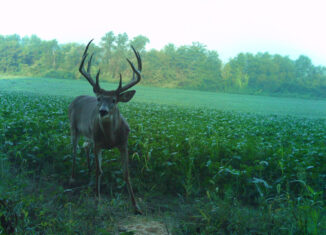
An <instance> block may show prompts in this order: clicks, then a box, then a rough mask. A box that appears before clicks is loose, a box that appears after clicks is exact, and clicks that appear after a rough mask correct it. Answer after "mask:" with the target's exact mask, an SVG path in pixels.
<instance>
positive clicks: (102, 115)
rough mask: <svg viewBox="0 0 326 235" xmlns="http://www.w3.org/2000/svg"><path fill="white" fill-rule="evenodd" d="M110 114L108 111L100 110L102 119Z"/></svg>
mask: <svg viewBox="0 0 326 235" xmlns="http://www.w3.org/2000/svg"><path fill="white" fill-rule="evenodd" d="M108 113H109V112H108V111H106V110H103V109H102V110H100V115H101V117H104V116H105V115H107V114H108Z"/></svg>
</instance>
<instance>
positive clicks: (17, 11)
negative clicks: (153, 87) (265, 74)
mask: <svg viewBox="0 0 326 235" xmlns="http://www.w3.org/2000/svg"><path fill="white" fill-rule="evenodd" d="M109 31H113V32H114V33H115V34H118V33H124V32H126V33H127V34H128V36H129V38H133V37H135V36H137V35H144V36H146V37H148V38H149V40H150V44H149V45H148V47H147V49H150V48H156V49H161V48H162V47H164V46H165V45H166V44H168V43H173V44H175V45H177V46H180V45H190V44H191V43H192V42H195V41H196V42H200V43H203V44H205V45H206V46H207V48H208V49H210V50H216V51H217V52H218V53H219V55H220V58H221V59H222V60H223V61H224V62H227V61H228V59H229V58H231V57H234V56H236V55H237V54H238V53H240V52H251V53H257V52H266V51H267V52H269V53H272V54H275V53H278V54H281V55H288V56H290V58H291V59H296V58H297V57H298V56H299V55H300V54H304V55H307V56H308V57H310V58H311V59H312V62H313V63H314V64H315V65H324V66H326V1H323V0H307V1H303V0H296V1H293V0H270V1H265V0H238V1H236V0H215V1H213V0H198V1H197V0H164V1H157V0H156V1H155V0H115V1H111V0H89V1H85V0H55V1H52V0H51V1H49V0H43V1H41V0H1V13H0V34H1V35H8V34H19V35H20V36H26V35H27V36H30V35H32V34H36V35H37V36H39V37H40V38H41V39H44V40H50V39H57V40H58V42H59V43H66V42H79V43H87V42H88V41H89V40H90V39H91V38H95V42H99V41H100V39H101V37H102V36H104V35H105V33H107V32H109Z"/></svg>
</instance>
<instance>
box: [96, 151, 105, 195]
mask: <svg viewBox="0 0 326 235" xmlns="http://www.w3.org/2000/svg"><path fill="white" fill-rule="evenodd" d="M94 156H95V162H96V195H97V197H98V199H100V190H101V176H102V173H103V171H102V166H101V164H102V153H101V149H99V148H98V147H97V146H94Z"/></svg>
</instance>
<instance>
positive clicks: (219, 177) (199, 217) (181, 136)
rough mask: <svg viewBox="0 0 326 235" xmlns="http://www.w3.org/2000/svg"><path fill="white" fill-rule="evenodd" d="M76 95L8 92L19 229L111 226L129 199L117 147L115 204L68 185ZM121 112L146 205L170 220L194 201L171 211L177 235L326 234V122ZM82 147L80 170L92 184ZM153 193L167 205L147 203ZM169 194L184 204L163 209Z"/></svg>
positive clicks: (9, 161) (112, 160) (109, 170)
mask: <svg viewBox="0 0 326 235" xmlns="http://www.w3.org/2000/svg"><path fill="white" fill-rule="evenodd" d="M70 101H71V98H59V97H49V96H37V95H24V94H9V93H2V94H1V100H0V102H1V103H0V105H1V106H0V107H1V109H0V127H1V128H0V130H1V132H0V160H1V167H0V175H1V177H2V179H3V181H2V183H1V184H0V195H1V197H2V198H0V200H2V201H5V202H6V205H8V206H7V207H6V209H4V208H2V207H0V216H1V215H3V216H5V218H7V219H8V218H9V219H10V218H12V217H14V216H13V214H15V215H17V216H18V218H19V220H18V224H17V225H16V229H17V231H18V232H20V233H26V231H30V233H31V234H57V233H62V234H75V233H78V234H110V233H108V232H109V231H111V232H112V231H114V230H113V229H114V226H115V223H117V221H116V217H117V214H116V213H117V212H116V210H117V209H116V208H120V210H121V207H122V206H121V205H124V206H126V205H128V201H124V202H123V203H121V202H120V201H121V194H117V193H116V192H119V191H120V192H121V189H124V182H123V177H122V172H121V168H120V165H119V161H117V160H118V159H119V156H118V154H117V152H116V151H109V152H105V154H104V155H103V158H104V161H103V170H104V176H103V177H102V178H103V182H102V189H103V190H102V192H103V195H109V197H108V198H109V199H107V204H104V205H102V206H101V207H96V206H94V205H93V204H91V203H89V201H88V200H89V199H88V198H92V197H93V196H94V192H92V190H90V189H92V187H90V188H88V187H86V188H82V187H81V189H78V191H77V193H76V192H75V193H71V191H73V190H70V187H69V186H67V184H66V183H67V181H68V178H69V174H70V169H71V145H70V138H69V124H68V119H67V106H68V104H69V102H70ZM121 110H122V113H124V116H125V117H126V118H127V119H128V122H129V123H130V126H131V127H132V131H131V135H130V141H129V146H130V158H131V172H132V176H131V178H132V182H133V185H134V189H135V191H136V195H138V196H137V198H138V197H143V202H142V204H141V205H142V207H143V209H144V210H145V212H146V213H147V214H151V213H153V211H154V213H156V212H158V211H159V212H160V213H162V211H163V212H164V211H165V212H166V214H168V215H169V216H171V217H173V216H176V215H175V214H173V213H175V211H176V210H177V209H176V208H178V207H181V206H182V205H186V204H187V203H188V204H189V206H188V207H186V210H183V211H182V213H181V214H180V215H178V216H176V218H174V219H173V220H174V221H175V222H174V224H173V229H172V232H173V234H194V233H196V232H197V233H199V232H202V233H203V234H218V233H224V234H231V233H232V234H267V233H268V234H278V233H279V234H316V235H317V234H321V233H322V232H323V231H325V228H326V227H325V226H326V219H325V191H324V190H325V182H326V174H325V173H326V158H325V156H326V147H325V138H326V130H325V124H326V123H325V120H324V119H306V118H296V117H292V116H277V115H268V116H265V115H256V114H247V113H236V112H223V111H216V110H212V109H195V108H180V107H176V106H167V105H155V104H146V103H135V102H131V103H130V104H125V105H121ZM82 153H83V152H82V151H81V153H80V155H79V157H78V159H77V162H78V179H79V181H80V182H81V185H87V183H88V180H89V179H88V176H87V173H86V168H87V167H86V159H85V157H84V156H82ZM13 172H14V173H13ZM22 177H23V178H22ZM24 177H27V178H24ZM22 179H24V180H22ZM27 179H30V180H29V181H28V183H27V182H26V181H27ZM69 193H71V194H69ZM117 195H118V196H117ZM119 195H120V196H119ZM140 195H141V196H140ZM153 197H158V198H160V202H158V203H156V204H155V206H148V207H146V205H148V204H149V203H150V202H149V201H150V200H152V198H153ZM169 197H174V198H179V199H178V200H180V201H179V203H178V204H179V205H178V206H176V205H174V206H173V204H169V205H165V204H164V206H163V205H162V203H163V202H164V201H166V200H167V199H166V198H169ZM104 198H106V197H105V196H104ZM122 198H123V197H122ZM99 208H100V209H99ZM109 208H110V209H109ZM122 208H123V209H122V210H124V211H125V210H130V211H131V208H129V209H128V208H125V207H122ZM183 209H185V208H183ZM9 219H8V220H9ZM0 231H1V229H0Z"/></svg>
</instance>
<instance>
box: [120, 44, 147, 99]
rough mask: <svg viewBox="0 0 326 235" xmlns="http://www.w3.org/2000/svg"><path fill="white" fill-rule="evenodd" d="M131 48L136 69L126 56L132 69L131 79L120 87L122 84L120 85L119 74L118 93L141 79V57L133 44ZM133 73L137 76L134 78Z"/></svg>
mask: <svg viewBox="0 0 326 235" xmlns="http://www.w3.org/2000/svg"><path fill="white" fill-rule="evenodd" d="M131 48H132V50H133V51H134V53H135V56H136V58H137V64H138V69H136V68H135V65H134V64H133V63H132V62H131V61H130V60H129V59H128V58H127V61H128V63H129V65H130V67H131V69H132V71H133V74H132V79H131V81H130V82H129V83H128V84H126V85H124V86H123V87H122V85H121V83H122V76H121V74H120V83H119V87H118V89H117V90H116V91H117V92H118V93H119V94H120V93H122V92H124V91H126V90H128V89H129V88H131V87H133V86H134V85H136V84H137V83H138V82H139V81H140V80H141V70H142V62H141V57H140V55H139V53H138V51H136V49H135V48H134V47H133V46H131ZM135 74H136V76H137V78H135Z"/></svg>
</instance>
